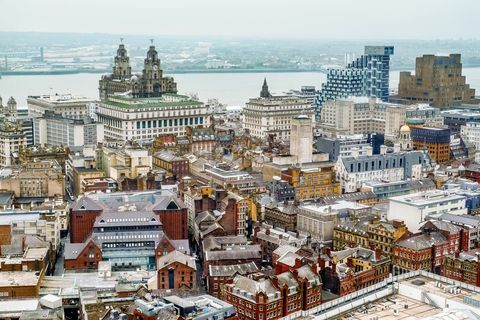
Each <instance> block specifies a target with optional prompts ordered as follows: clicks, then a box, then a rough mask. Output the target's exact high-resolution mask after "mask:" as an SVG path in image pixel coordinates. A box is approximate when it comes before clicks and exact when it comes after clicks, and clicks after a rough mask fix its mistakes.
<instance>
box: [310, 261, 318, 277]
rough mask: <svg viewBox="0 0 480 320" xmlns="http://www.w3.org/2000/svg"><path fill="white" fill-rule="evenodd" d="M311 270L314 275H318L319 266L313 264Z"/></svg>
mask: <svg viewBox="0 0 480 320" xmlns="http://www.w3.org/2000/svg"><path fill="white" fill-rule="evenodd" d="M310 269H311V270H312V272H313V273H315V274H318V266H317V264H316V263H314V264H312V265H311V266H310Z"/></svg>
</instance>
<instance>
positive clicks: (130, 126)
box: [98, 94, 209, 141]
mask: <svg viewBox="0 0 480 320" xmlns="http://www.w3.org/2000/svg"><path fill="white" fill-rule="evenodd" d="M98 121H99V122H101V123H103V124H104V126H105V139H106V140H109V141H127V140H137V141H142V140H143V141H153V140H154V139H155V138H156V137H157V136H159V135H163V134H175V135H177V136H185V135H186V127H187V126H198V125H209V117H207V109H206V107H205V106H204V105H203V103H201V102H198V101H194V100H191V99H190V98H188V97H187V96H180V95H175V94H163V95H162V96H161V97H153V98H134V97H131V96H127V95H123V96H109V97H108V98H107V99H106V100H102V101H101V102H100V105H99V107H98Z"/></svg>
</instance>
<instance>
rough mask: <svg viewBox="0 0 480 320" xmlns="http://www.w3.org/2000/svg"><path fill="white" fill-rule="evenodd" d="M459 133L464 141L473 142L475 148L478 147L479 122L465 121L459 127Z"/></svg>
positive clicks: (479, 146) (479, 141)
mask: <svg viewBox="0 0 480 320" xmlns="http://www.w3.org/2000/svg"><path fill="white" fill-rule="evenodd" d="M460 135H461V136H462V138H463V140H464V141H465V142H466V143H470V144H473V145H474V146H475V148H476V149H477V150H479V149H480V123H478V122H467V123H466V124H465V125H464V126H461V127H460Z"/></svg>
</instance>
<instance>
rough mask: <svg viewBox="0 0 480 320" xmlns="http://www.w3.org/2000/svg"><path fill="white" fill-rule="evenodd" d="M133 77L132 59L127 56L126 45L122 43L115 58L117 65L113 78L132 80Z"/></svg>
mask: <svg viewBox="0 0 480 320" xmlns="http://www.w3.org/2000/svg"><path fill="white" fill-rule="evenodd" d="M131 76H132V68H131V67H130V58H129V57H128V55H127V49H125V45H124V44H123V43H121V44H120V45H119V46H118V50H117V55H116V56H115V64H114V66H113V77H114V78H115V79H121V80H125V79H130V77H131Z"/></svg>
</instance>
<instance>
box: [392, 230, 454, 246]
mask: <svg viewBox="0 0 480 320" xmlns="http://www.w3.org/2000/svg"><path fill="white" fill-rule="evenodd" d="M446 241H448V240H447V238H446V237H445V236H444V235H443V234H441V233H439V232H432V233H430V234H426V233H422V234H419V235H415V236H413V237H410V238H408V239H405V240H402V241H399V242H397V247H404V248H409V249H413V250H423V249H427V248H431V247H432V246H433V245H439V244H443V243H445V242H446Z"/></svg>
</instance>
